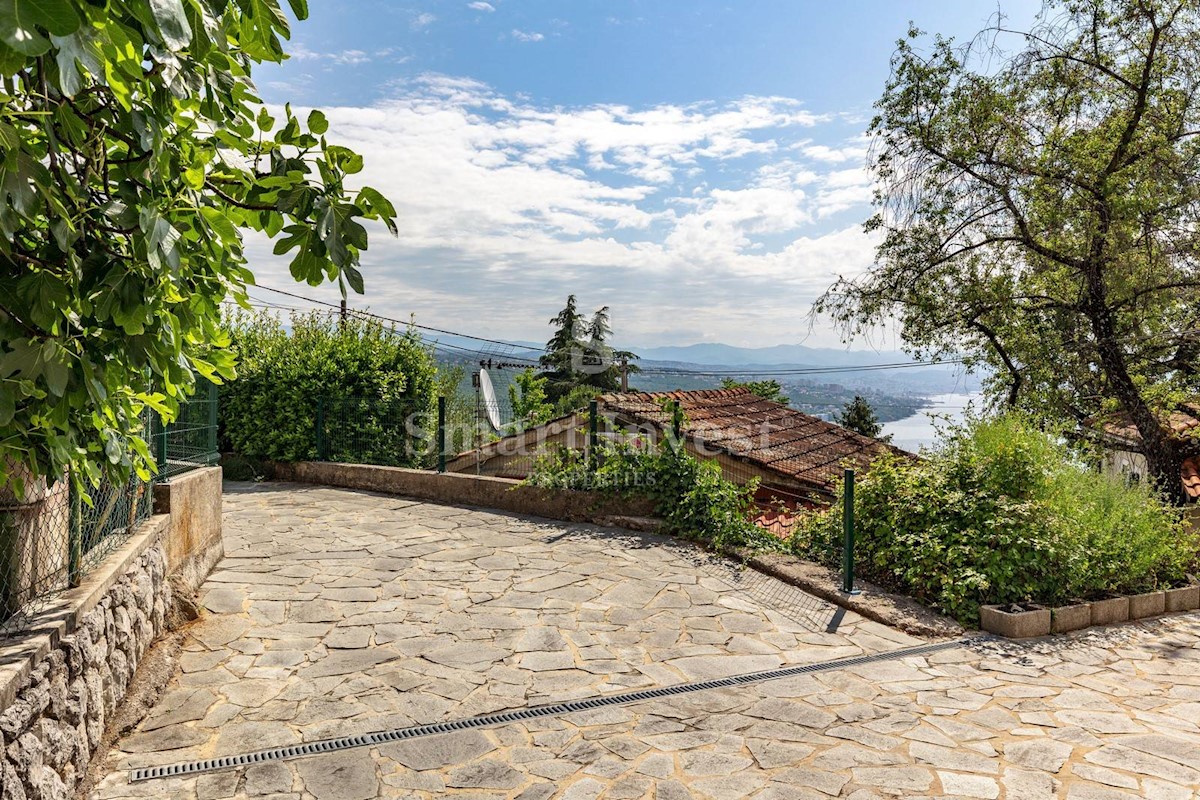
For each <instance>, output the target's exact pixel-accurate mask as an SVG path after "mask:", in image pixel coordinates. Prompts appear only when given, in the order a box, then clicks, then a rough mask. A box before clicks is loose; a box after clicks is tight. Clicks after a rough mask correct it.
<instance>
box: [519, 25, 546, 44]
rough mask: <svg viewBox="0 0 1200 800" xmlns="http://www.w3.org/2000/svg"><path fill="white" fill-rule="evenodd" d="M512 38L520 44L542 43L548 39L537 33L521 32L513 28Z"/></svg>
mask: <svg viewBox="0 0 1200 800" xmlns="http://www.w3.org/2000/svg"><path fill="white" fill-rule="evenodd" d="M512 38H514V39H516V40H517V41H518V42H540V41H541V40H542V39H545V38H546V37H545V36H543V35H542V34H540V33H537V32H535V31H530V32H528V33H526V32H525V31H520V30H517V29H516V28H513V32H512Z"/></svg>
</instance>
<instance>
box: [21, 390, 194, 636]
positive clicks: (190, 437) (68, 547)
mask: <svg viewBox="0 0 1200 800" xmlns="http://www.w3.org/2000/svg"><path fill="white" fill-rule="evenodd" d="M141 433H142V435H143V436H146V437H147V441H148V442H149V444H150V451H151V453H153V454H154V457H155V461H156V462H157V463H158V465H159V470H158V473H157V474H156V475H155V476H154V478H153V479H152V480H151V481H141V480H138V479H137V478H136V476H135V477H132V478H131V479H130V480H129V481H127V482H125V483H122V484H115V483H113V482H111V481H109V480H107V479H104V480H101V481H100V483H99V484H98V485H96V486H86V487H84V490H83V491H82V492H81V491H80V490H79V489H78V488H77V487H76V486H75V485H74V482H73V481H71V480H70V479H69V478H68V477H63V478H62V479H60V480H57V481H49V480H46V479H40V480H36V481H32V480H26V481H25V482H24V483H25V491H24V495H23V496H22V497H20V498H18V497H17V496H16V493H15V491H12V490H11V489H0V637H3V636H7V635H11V634H13V633H16V632H18V631H20V630H22V629H24V628H25V627H26V626H27V624H28V622H29V620H30V619H31V618H32V617H33V615H34V614H36V613H37V612H38V611H40V610H41V609H42V608H44V607H45V605H46V604H47V603H48V602H49V601H50V600H51V599H52V598H53V597H54V595H55V594H56V593H58V592H60V591H62V590H63V589H67V588H70V587H72V586H77V585H79V583H80V581H81V580H82V579H83V578H84V576H86V575H87V574H88V573H89V572H91V571H92V570H94V569H95V568H96V567H97V566H99V565H100V563H101V562H103V561H104V559H105V558H107V557H108V555H109V554H111V553H112V552H113V551H114V550H116V549H117V548H119V547H120V546H121V545H122V544H124V543H125V541H126V540H128V538H129V536H130V535H131V534H132V533H133V531H134V530H135V529H136V528H137V526H138V525H139V524H140V523H142V522H144V521H145V520H146V519H148V518H149V517H150V515H151V513H153V506H154V500H153V484H154V483H155V482H162V481H168V480H170V479H171V478H172V477H174V476H176V475H179V474H181V473H183V472H186V471H188V470H190V469H195V468H197V467H200V466H206V465H209V464H215V463H217V460H218V453H217V393H216V386H214V385H212V384H208V383H205V384H204V385H203V386H201V387H200V388H199V389H198V391H197V393H196V394H195V395H194V396H193V397H192V398H191V399H190V400H189V401H188V402H187V403H184V404H182V405H181V407H180V410H179V418H178V419H177V420H176V421H175V422H173V423H171V424H169V425H166V426H164V425H163V424H162V422H161V420H160V419H159V417H158V415H157V414H155V413H152V412H150V411H147V412H146V414H145V415H144V416H143V419H142V422H141ZM4 466H5V468H6V469H11V470H13V471H14V472H19V471H20V470H19V468H16V467H14V466H13V465H4ZM18 477H19V476H18Z"/></svg>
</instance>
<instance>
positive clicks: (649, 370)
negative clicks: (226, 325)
mask: <svg viewBox="0 0 1200 800" xmlns="http://www.w3.org/2000/svg"><path fill="white" fill-rule="evenodd" d="M256 288H259V289H266V290H267V291H269V292H275V293H277V294H281V295H285V296H287V297H293V298H295V299H297V300H303V301H305V302H308V303H313V304H316V305H320V306H327V307H329V308H331V309H336V310H338V311H339V312H340V311H341V306H340V305H339V304H338V303H330V302H326V301H324V300H314V299H312V298H311V297H305V296H304V295H301V294H296V293H295V292H289V291H286V290H284V289H276V288H275V287H272V286H265V285H263V284H257V285H256ZM296 310H304V309H296ZM349 313H353V314H358V315H359V316H363V317H370V318H374V319H378V320H382V321H384V322H391V323H393V324H395V325H409V326H411V327H414V328H417V329H418V330H425V331H432V332H434V333H440V334H443V335H446V336H457V337H460V338H463V339H472V340H474V341H477V342H488V343H490V344H498V345H503V346H505V347H511V348H514V349H517V350H524V351H526V352H533V353H544V352H546V350H545V348H537V347H531V346H529V345H522V344H517V343H515V342H507V341H504V340H503V339H489V338H487V337H484V336H474V335H472V334H469V333H460V332H458V331H451V330H446V329H445V328H435V327H432V326H429V325H420V324H418V323H415V322H411V321H410V322H406V321H403V320H398V319H394V318H392V317H385V316H383V315H382V314H376V313H374V312H371V311H360V310H357V309H350V310H349ZM442 346H444V347H453V348H455V349H457V350H462V351H465V352H472V353H479V354H480V355H483V356H487V357H491V358H496V357H497V354H496V353H488V352H486V351H482V350H471V349H470V348H464V347H458V346H456V345H450V344H445V343H442ZM505 358H507V356H506V357H505ZM513 360H517V361H521V360H528V361H529V362H530V366H536V365H537V364H536V362H535V361H534V360H533V359H521V358H520V357H515V358H514V359H513ZM961 363H963V361H962V359H951V360H947V361H920V362H912V361H910V362H904V363H895V364H873V365H868V366H862V367H852V366H848V367H802V368H796V369H778V368H775V369H772V368H766V369H759V370H756V369H753V368H751V367H746V368H741V367H730V368H727V369H699V370H691V369H686V368H683V367H645V368H643V369H641V370H640V374H643V375H670V376H676V377H687V376H694V377H739V376H747V377H759V376H768V377H769V376H772V375H781V376H782V375H826V374H829V375H836V374H840V373H843V372H872V371H876V370H884V369H914V368H919V367H930V366H942V365H947V364H961Z"/></svg>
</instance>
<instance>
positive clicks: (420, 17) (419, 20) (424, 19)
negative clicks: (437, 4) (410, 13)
mask: <svg viewBox="0 0 1200 800" xmlns="http://www.w3.org/2000/svg"><path fill="white" fill-rule="evenodd" d="M436 21H437V17H435V16H434V15H433V14H430V13H429V12H428V11H425V12H422V13H420V14H417V15H416V16H415V17H413V21H412V28H413V30H419V29H420V28H427V27H429V26H430V25H432V24H433V23H434V22H436Z"/></svg>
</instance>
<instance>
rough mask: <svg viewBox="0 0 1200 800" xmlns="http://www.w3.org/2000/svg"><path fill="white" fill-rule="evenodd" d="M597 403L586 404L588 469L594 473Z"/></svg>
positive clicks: (593, 401)
mask: <svg viewBox="0 0 1200 800" xmlns="http://www.w3.org/2000/svg"><path fill="white" fill-rule="evenodd" d="M597 405H598V404H597V403H596V401H595V400H592V401H591V402H589V403H588V469H590V470H591V471H592V472H595V471H596V466H597V464H596V435H597V420H596V418H597V417H598V416H599V413H598V411H597Z"/></svg>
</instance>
